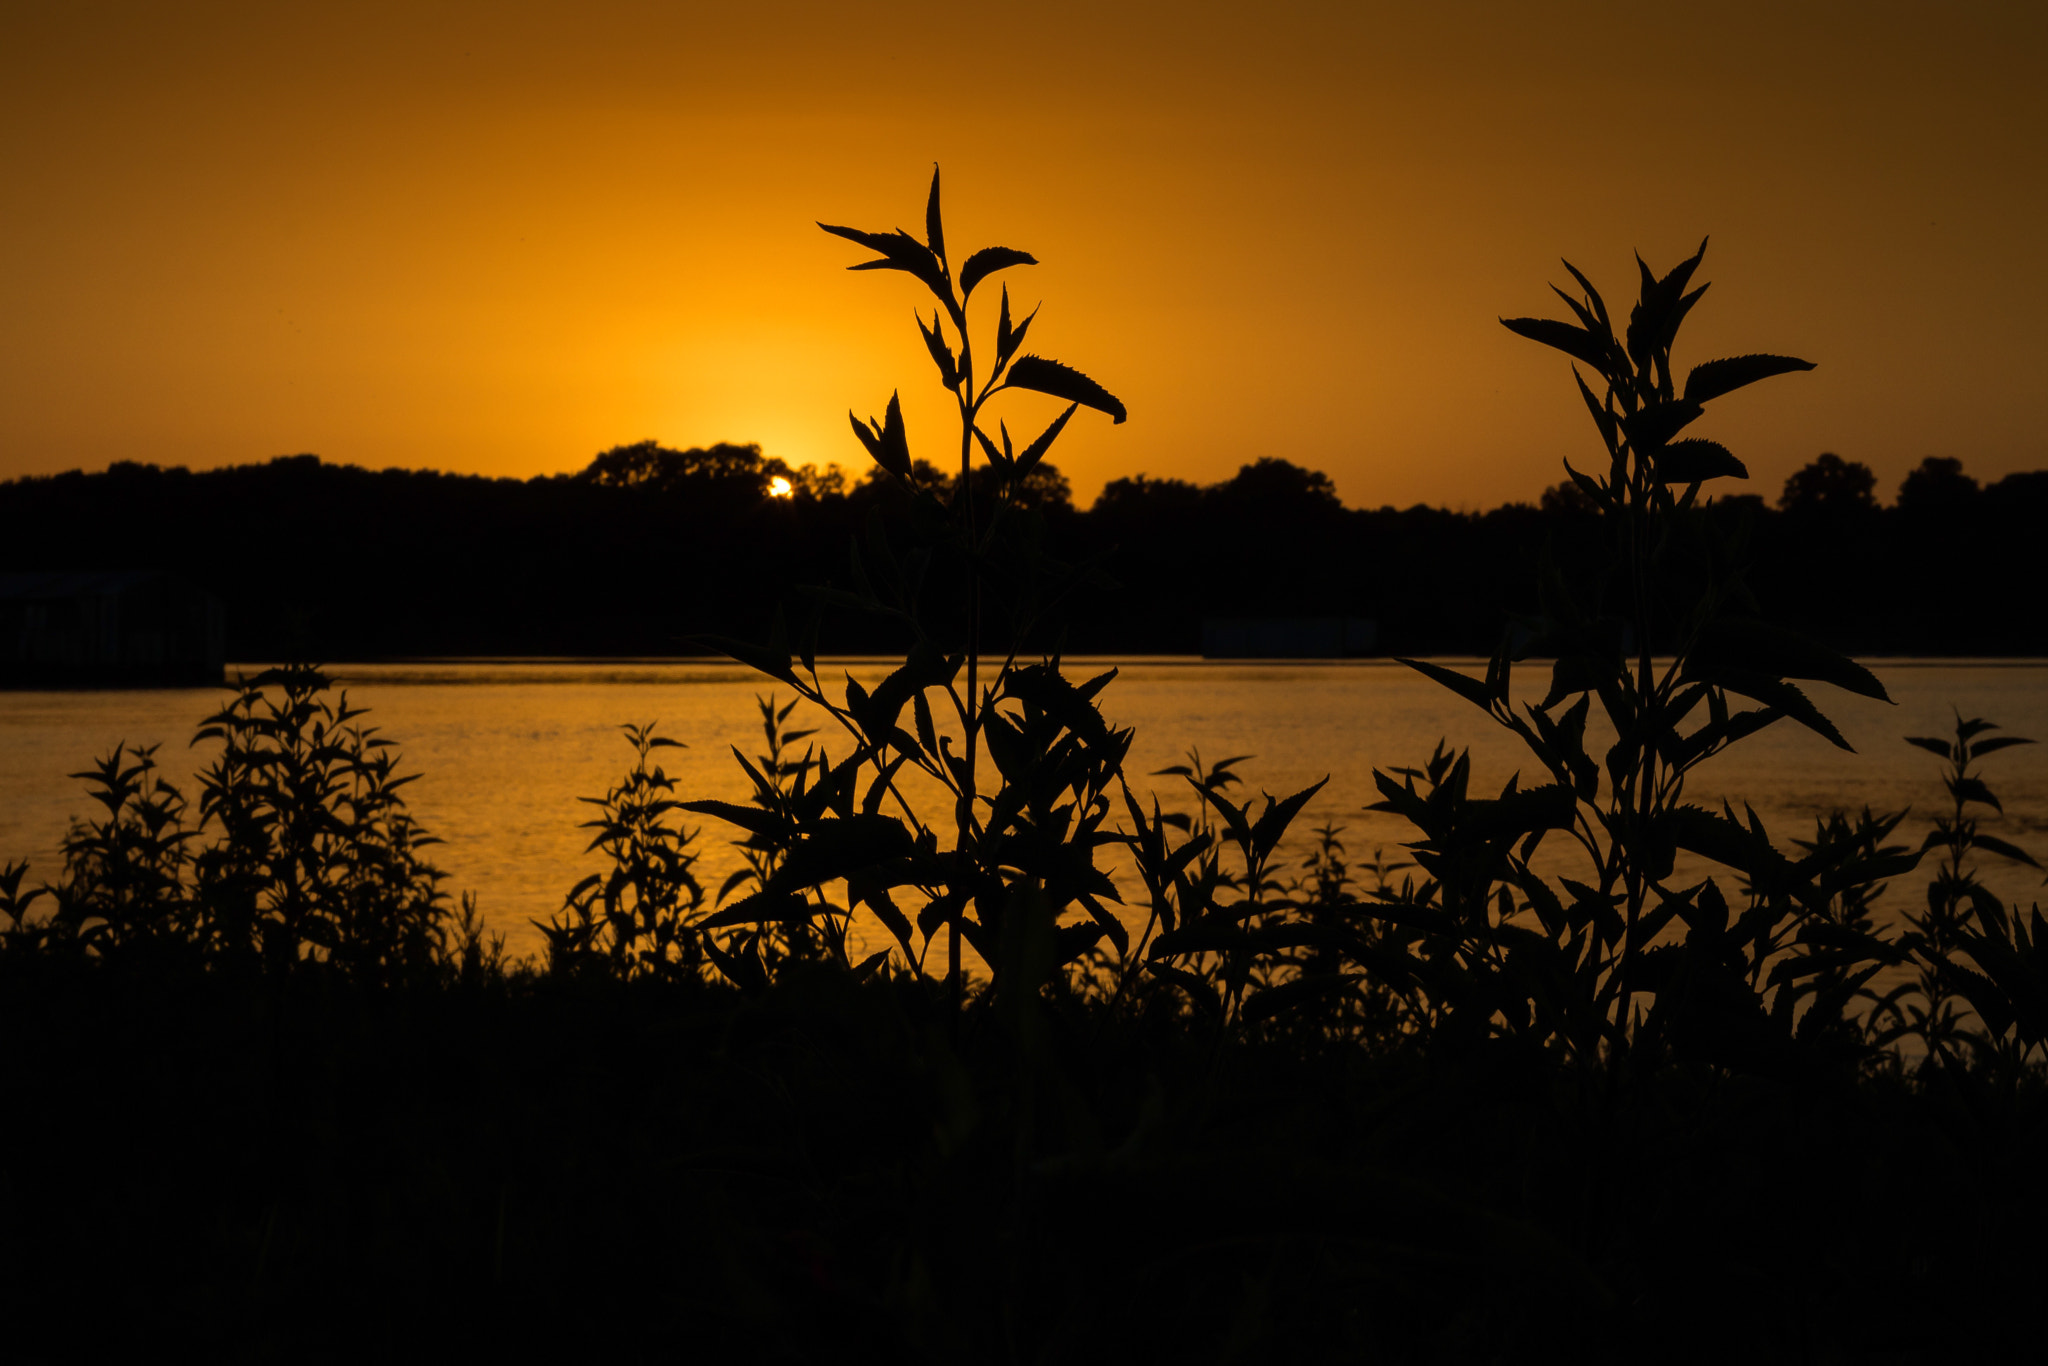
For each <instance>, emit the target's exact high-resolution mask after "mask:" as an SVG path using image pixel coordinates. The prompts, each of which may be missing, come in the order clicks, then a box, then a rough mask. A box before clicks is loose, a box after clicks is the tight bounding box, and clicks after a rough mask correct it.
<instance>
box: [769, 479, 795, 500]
mask: <svg viewBox="0 0 2048 1366" xmlns="http://www.w3.org/2000/svg"><path fill="white" fill-rule="evenodd" d="M795 493H796V490H795V489H793V488H791V487H790V484H789V481H788V480H787V479H784V478H783V477H782V476H781V475H779V474H778V475H776V476H775V477H774V478H773V479H770V480H769V481H768V496H769V497H770V498H789V497H792V496H794V495H795Z"/></svg>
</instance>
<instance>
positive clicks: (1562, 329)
mask: <svg viewBox="0 0 2048 1366" xmlns="http://www.w3.org/2000/svg"><path fill="white" fill-rule="evenodd" d="M1500 325H1501V326H1502V327H1505V328H1506V329H1507V330H1508V331H1510V332H1513V333H1515V334H1516V335H1518V336H1523V337H1527V338H1528V339H1529V340H1530V341H1535V342H1542V343H1543V344H1544V345H1545V346H1554V347H1556V348H1557V349H1558V350H1560V351H1562V352H1564V353H1565V354H1566V355H1567V356H1570V357H1572V359H1574V360H1582V361H1584V362H1585V363H1586V364H1588V365H1590V366H1592V367H1593V368H1594V369H1595V370H1598V371H1599V372H1600V373H1601V374H1603V375H1604V374H1606V373H1607V365H1608V357H1607V344H1606V343H1605V342H1604V341H1603V340H1602V339H1601V338H1599V337H1596V336H1594V335H1593V334H1592V333H1591V332H1588V331H1586V329H1585V328H1583V327H1573V326H1572V325H1571V324H1570V323H1561V322H1559V321H1557V320H1556V319H1555V318H1502V319H1501V320H1500Z"/></svg>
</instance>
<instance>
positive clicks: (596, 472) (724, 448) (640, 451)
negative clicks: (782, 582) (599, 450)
mask: <svg viewBox="0 0 2048 1366" xmlns="http://www.w3.org/2000/svg"><path fill="white" fill-rule="evenodd" d="M576 478H577V480H578V481H579V482H581V483H585V484H596V485H598V486H599V487H601V488H637V489H646V490H649V491H650V492H655V493H680V492H683V491H685V490H689V491H693V492H698V493H702V492H708V491H710V490H712V489H717V490H719V491H721V492H726V493H731V492H743V493H745V494H747V495H750V496H753V497H767V496H768V494H769V492H770V491H771V489H772V487H773V485H774V482H775V480H777V479H784V480H787V481H788V483H789V496H791V497H794V498H796V499H798V500H799V501H808V500H817V499H832V498H838V497H840V496H842V495H843V494H844V493H845V491H846V475H845V472H844V471H842V470H841V469H840V468H839V467H838V466H837V465H830V466H827V467H826V468H825V469H824V470H823V471H819V470H816V469H813V468H812V467H811V466H809V465H805V466H803V467H801V468H793V467H791V466H790V464H789V463H788V462H787V461H784V460H780V459H777V458H776V457H774V456H770V455H763V454H762V453H761V446H760V443H758V442H754V441H749V442H747V443H746V444H744V445H741V444H739V443H736V442H731V441H720V442H718V443H717V444H716V445H712V446H708V447H706V446H692V447H691V448H690V449H689V450H686V451H677V450H670V449H669V448H668V447H666V446H663V445H661V444H660V443H659V442H656V441H636V442H634V443H633V444H632V445H630V446H614V447H612V448H611V449H610V450H608V451H606V452H605V453H604V454H602V455H600V456H598V457H597V458H596V459H594V460H592V461H591V462H590V464H589V465H588V466H586V467H585V468H584V470H583V471H582V473H580V474H578V475H577V476H576Z"/></svg>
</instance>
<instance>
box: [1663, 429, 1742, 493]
mask: <svg viewBox="0 0 2048 1366" xmlns="http://www.w3.org/2000/svg"><path fill="white" fill-rule="evenodd" d="M1724 477H1727V478H1734V479H1747V478H1749V467H1748V466H1747V465H1744V464H1743V463H1742V462H1741V461H1740V460H1737V459H1736V458H1735V456H1734V455H1733V453H1731V452H1730V451H1729V449H1728V448H1727V447H1726V446H1724V445H1722V444H1721V443H1720V442H1718V441H1707V440H1703V439H1701V438H1699V437H1692V438H1690V439H1688V440H1685V441H1674V442H1672V443H1671V444H1670V445H1669V446H1666V447H1665V448H1664V449H1663V451H1661V452H1660V453H1659V454H1658V456H1657V478H1659V479H1660V480H1662V481H1663V482H1665V483H1667V484H1694V483H1698V482H1699V481H1700V480H1702V479H1720V478H1724Z"/></svg>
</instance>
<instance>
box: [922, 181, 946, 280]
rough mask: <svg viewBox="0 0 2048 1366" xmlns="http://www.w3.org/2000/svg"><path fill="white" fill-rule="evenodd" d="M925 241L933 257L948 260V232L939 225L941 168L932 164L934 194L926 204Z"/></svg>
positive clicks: (932, 193) (927, 199)
mask: <svg viewBox="0 0 2048 1366" xmlns="http://www.w3.org/2000/svg"><path fill="white" fill-rule="evenodd" d="M924 240H925V245H926V246H928V247H930V248H931V253H932V255H934V256H936V257H938V258H939V259H940V260H941V261H943V260H945V259H946V230H945V228H944V227H942V226H941V225H940V223H939V167H938V163H937V162H934V163H932V192H931V194H930V196H929V197H927V198H926V200H925V202H924Z"/></svg>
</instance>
